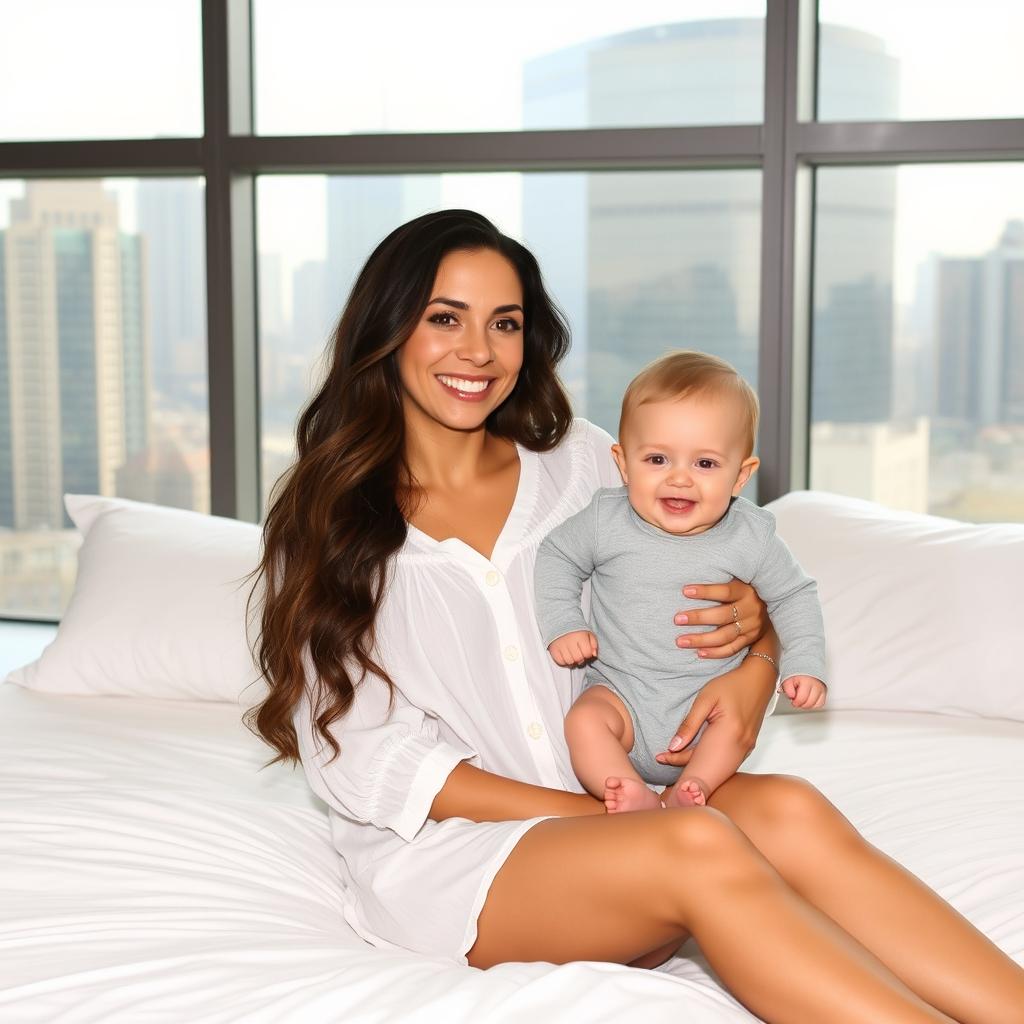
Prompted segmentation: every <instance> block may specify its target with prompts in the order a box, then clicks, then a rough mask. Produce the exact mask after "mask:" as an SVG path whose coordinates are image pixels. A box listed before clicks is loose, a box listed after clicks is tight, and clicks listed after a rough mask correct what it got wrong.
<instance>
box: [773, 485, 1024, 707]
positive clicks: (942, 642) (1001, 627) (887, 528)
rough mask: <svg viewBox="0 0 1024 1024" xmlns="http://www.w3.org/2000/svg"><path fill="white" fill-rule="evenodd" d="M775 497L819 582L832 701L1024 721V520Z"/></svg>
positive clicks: (835, 498) (809, 495) (788, 534)
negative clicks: (985, 520) (970, 518)
mask: <svg viewBox="0 0 1024 1024" xmlns="http://www.w3.org/2000/svg"><path fill="white" fill-rule="evenodd" d="M767 507H768V508H769V509H770V510H771V511H772V512H773V513H774V514H775V517H776V519H777V522H778V532H779V536H781V537H782V538H783V540H785V542H786V543H787V544H788V545H789V547H790V548H791V550H792V551H793V554H794V555H795V556H796V558H797V559H798V560H799V561H800V563H801V564H802V565H803V567H804V568H805V569H806V570H807V572H808V573H810V574H811V575H812V576H814V577H815V578H816V579H817V581H818V589H819V593H820V595H821V602H822V609H823V612H824V616H825V636H826V644H827V650H828V675H829V678H828V680H827V682H828V683H829V697H828V703H829V706H830V707H833V708H870V709H881V710H900V711H935V712H942V713H943V714H949V715H981V716H984V717H986V718H1012V719H1017V720H1018V721H1024V657H1022V653H1024V652H1022V651H1021V643H1020V640H1021V635H1022V629H1021V620H1022V614H1021V613H1022V602H1021V598H1020V585H1021V580H1024V526H1021V525H1011V524H999V525H974V524H970V523H960V522H956V521H954V520H951V519H939V518H937V517H935V516H924V515H917V514H914V513H912V512H895V511H893V510H891V509H887V508H883V507H882V506H880V505H874V504H872V503H870V502H867V501H860V500H858V499H856V498H845V497H841V496H839V495H835V494H824V493H816V492H813V491H797V492H794V493H792V494H787V495H786V496H785V497H783V498H780V499H779V500H778V501H774V502H772V503H771V504H769V505H768V506H767Z"/></svg>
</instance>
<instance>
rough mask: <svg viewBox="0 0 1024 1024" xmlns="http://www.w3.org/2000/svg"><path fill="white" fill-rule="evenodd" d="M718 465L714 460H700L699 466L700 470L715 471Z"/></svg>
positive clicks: (698, 461)
mask: <svg viewBox="0 0 1024 1024" xmlns="http://www.w3.org/2000/svg"><path fill="white" fill-rule="evenodd" d="M717 465H718V463H717V462H715V460H714V459H698V460H697V466H698V468H700V469H714V468H715V467H716V466H717Z"/></svg>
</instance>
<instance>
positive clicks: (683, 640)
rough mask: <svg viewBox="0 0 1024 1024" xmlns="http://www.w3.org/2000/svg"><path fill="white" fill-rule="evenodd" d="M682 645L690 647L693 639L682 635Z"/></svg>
mask: <svg viewBox="0 0 1024 1024" xmlns="http://www.w3.org/2000/svg"><path fill="white" fill-rule="evenodd" d="M677 642H678V644H679V646H680V647H689V646H690V644H691V643H692V641H690V640H687V639H686V637H685V636H684V637H681V638H680V639H679V640H678V641H677Z"/></svg>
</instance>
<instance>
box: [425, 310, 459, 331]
mask: <svg viewBox="0 0 1024 1024" xmlns="http://www.w3.org/2000/svg"><path fill="white" fill-rule="evenodd" d="M429 319H430V323H432V324H440V325H441V326H442V327H452V326H453V325H454V324H457V323H458V322H459V321H458V318H457V317H456V316H455V314H454V313H449V312H447V311H445V312H444V313H435V314H434V315H433V316H432V317H430V318H429Z"/></svg>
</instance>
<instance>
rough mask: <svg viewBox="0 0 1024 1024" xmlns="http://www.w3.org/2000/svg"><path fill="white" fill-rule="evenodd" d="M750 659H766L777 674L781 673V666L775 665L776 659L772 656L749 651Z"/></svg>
mask: <svg viewBox="0 0 1024 1024" xmlns="http://www.w3.org/2000/svg"><path fill="white" fill-rule="evenodd" d="M747 657H748V658H764V660H765V661H767V662H768V664H769V665H771V667H772V668H773V669H775V671H776V673H777V672H778V671H779V666H778V665H776V664H775V659H774V658H773V657H772V656H771V655H770V654H762V653H761V652H760V651H747Z"/></svg>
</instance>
